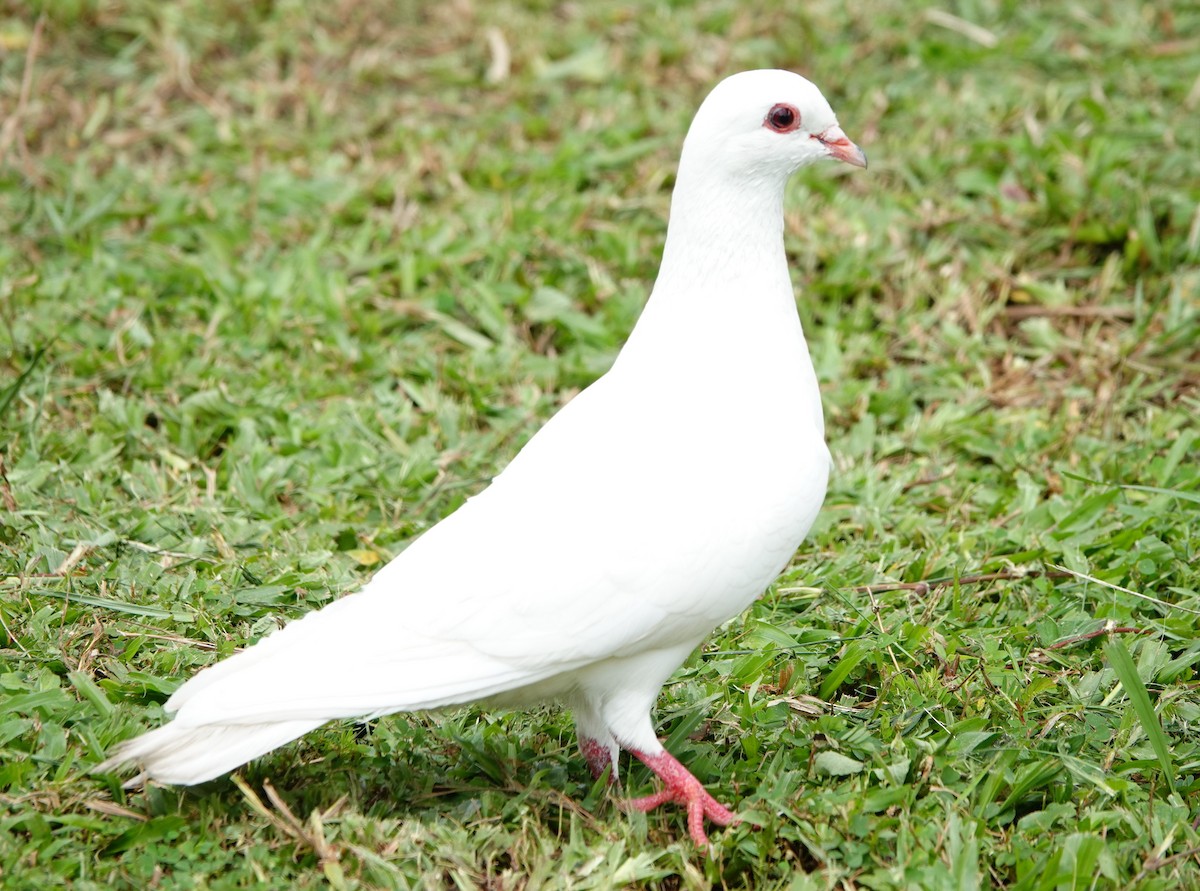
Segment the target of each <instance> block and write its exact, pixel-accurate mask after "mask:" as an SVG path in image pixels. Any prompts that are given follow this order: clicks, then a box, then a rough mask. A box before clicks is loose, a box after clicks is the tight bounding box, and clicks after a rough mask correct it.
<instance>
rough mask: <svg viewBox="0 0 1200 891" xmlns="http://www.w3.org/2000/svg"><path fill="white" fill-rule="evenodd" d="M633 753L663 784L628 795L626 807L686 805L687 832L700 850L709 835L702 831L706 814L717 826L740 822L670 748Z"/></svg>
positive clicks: (650, 808)
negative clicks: (636, 795)
mask: <svg viewBox="0 0 1200 891" xmlns="http://www.w3.org/2000/svg"><path fill="white" fill-rule="evenodd" d="M633 754H634V755H635V756H637V758H638V759H639V760H640V761H642V763H644V764H645V765H646V766H647V767H649V768H650V769H651V770H652V771H654V773H655V774H656V775H657V776H658V778H659V779H661V780H662V781H663V784H664V786H665V788H664V789H662V790H661V791H659V792H655V793H654V794H653V795H646V796H644V797H642V798H633V799H630V800H628V801H626V802H625V806H626V807H628V808H631V809H633V810H639V811H643V812H647V813H648V812H649V811H652V810H654V809H655V808H657V807H660V806H661V805H664V804H669V803H675V804H681V805H683V806H684V807H685V808H687V823H688V835H690V836H691V839H692V841H693V842H694V843H695V845H696V847H698V848H700V849H701V850H705V849H707V848H708V836H707V835H706V834H705V832H704V818H705V817H707V818H708V819H709V820H712V822H714V823H716V824H717V825H718V826H730V825H733V824H735V823H737V822H739V821H738V818H737V815H736V814H734V813H733V811H731V810H730V809H729V808H727V807H725V805H723V804H721V803H720V802H719V801H717V800H716V799H715V798H713V797H712V796H711V795H710V794H709V793H708V791H707V790H706V789H705V788H704V786H703V785H702V784H701V782H700V781H699V780H698V779H696V778H695V777H694V776H692V774H691V772H690V771H689V770H688V769H687V768H686V767H684V766H683V765H682V764H680V763H679V762H678V761H677V760H675V758H674V757H673V756H672V755H671V754H670V753H669V752H666V751H663V752H661V753H659V754H657V755H646V754H645V753H643V752H638V751H634V752H633Z"/></svg>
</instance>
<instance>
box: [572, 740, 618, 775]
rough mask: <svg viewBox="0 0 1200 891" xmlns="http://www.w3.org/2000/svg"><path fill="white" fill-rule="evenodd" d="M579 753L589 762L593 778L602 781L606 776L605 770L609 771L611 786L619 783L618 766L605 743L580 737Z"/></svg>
mask: <svg viewBox="0 0 1200 891" xmlns="http://www.w3.org/2000/svg"><path fill="white" fill-rule="evenodd" d="M579 751H580V752H582V753H583V757H584V758H585V759H586V760H587V763H588V768H589V769H590V770H591V771H592V776H594V777H595V778H596V779H600V777H602V776H603V775H604V771H605V769H608V784H609V785H610V786H611V785H612V784H613V783H615V782H616V781H617V765H615V764H613V762H612V753H611V752H610V751H609V750H608V747H607V746H606V745H604V743H602V742H600V740H598V739H592V738H591V737H590V736H581V737H579Z"/></svg>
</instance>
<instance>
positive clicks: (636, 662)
mask: <svg viewBox="0 0 1200 891" xmlns="http://www.w3.org/2000/svg"><path fill="white" fill-rule="evenodd" d="M824 158H835V159H837V160H840V161H845V162H846V163H848V164H852V165H854V166H856V167H866V163H867V162H866V157H865V155H864V154H863V152H862V151H861V150H860V149H859V148H858V147H857V146H856V145H855V144H854V143H852V142H851V141H850V140H849V139H847V138H846V135H845V134H844V133H843V132H842V130H841V128H840V127H839V126H838V122H837V118H836V117H834V114H833V111H831V110H830V108H829V104H828V103H827V102H826V101H825V98H824V97H823V96H822V95H821V92H820V91H819V90H818V89H817V88H816V87H815V86H814V85H813V84H812V83H810V82H809V81H807V80H805V79H804V78H803V77H800V76H799V75H797V74H793V73H792V72H788V71H776V70H764V71H746V72H743V73H741V74H735V75H733V76H732V77H729V78H727V79H726V80H724V81H722V82H721V83H720V84H719V85H718V86H717V87H716V88H715V89H714V90H713V91H712V93H710V94H709V96H708V98H707V99H705V101H704V103H703V104H702V105H701V106H700V110H699V111H698V112H697V113H696V117H695V119H694V120H693V122H692V126H691V128H690V130H689V131H688V135H687V139H686V140H685V141H684V145H683V154H682V157H681V158H680V161H679V173H678V179H677V181H676V185H675V193H674V197H673V200H672V204H671V214H670V223H669V226H668V228H667V237H666V246H665V248H664V250H663V257H662V266H661V268H660V270H659V274H658V281H657V282H656V283H655V286H654V290H653V292H652V294H651V296H650V299H649V302H648V303H647V304H646V308H645V311H644V312H643V313H642V316H641V319H640V320H639V321H638V323H637V326H636V327H635V328H634V330H633V332H632V334H631V335H630V337H629V340H628V342H627V343H626V344H625V347H624V348H623V349H622V350H621V353H620V355H619V356H618V357H617V360H616V362H615V363H614V364H613V367H612V368H611V369H610V370H609V371H608V373H607V374H605V375H604V376H603V377H601V378H600V379H599V380H597V381H596V382H595V383H594V384H592V385H591V386H590V387H588V388H587V389H586V390H584V391H583V392H582V393H580V394H579V395H578V396H576V397H575V398H574V399H572V400H571V402H570V403H569V404H567V405H566V406H565V407H564V408H563V409H562V410H561V411H559V412H558V414H556V415H555V416H554V417H553V418H551V420H550V421H549V422H548V423H547V424H546V425H545V426H544V427H543V428H542V429H541V430H539V431H538V433H537V434H536V435H535V436H534V437H533V438H532V439H531V440H530V441H529V443H528V444H527V445H526V446H525V448H523V449H522V450H521V452H520V453H519V454H518V455H517V456H516V457H515V458H514V459H513V460H512V462H511V463H510V464H509V465H508V467H507V468H506V469H505V470H504V471H503V473H501V474H500V475H499V476H497V477H496V478H495V479H494V480H493V482H492V484H491V485H490V486H489V487H488V488H487V489H485V490H484V491H482V492H481V493H479V494H478V495H476V496H475V497H473V498H470V499H469V500H468V501H467V502H466V503H465V504H463V505H462V507H460V508H459V509H458V510H456V511H455V512H454V513H452V514H451V515H450V516H448V517H446V518H445V519H444V520H442V521H441V522H440V523H438V524H437V525H436V526H434V527H433V528H432V529H430V530H429V531H428V532H426V533H425V534H424V535H422V536H421V537H420V538H419V539H417V540H416V541H415V542H413V543H412V544H411V545H410V546H409V547H408V548H407V549H406V550H405V551H404V552H403V553H401V554H400V555H399V556H398V557H396V558H395V559H394V560H392V561H391V562H390V563H388V564H387V565H386V566H385V567H383V569H381V570H380V571H379V572H378V573H377V574H376V575H375V577H374V578H373V579H372V580H371V581H370V583H368V584H367V585H366V586H365V587H364V588H363V589H362V590H361V591H359V592H358V593H356V594H353V595H351V596H348V597H344V598H342V599H340V600H338V601H335V602H334V603H331V604H329V605H328V606H326V607H325V608H323V609H321V610H318V611H317V612H315V613H312V614H310V615H308V616H305V617H304V618H302V619H299V620H297V621H295V622H292V623H291V624H289V625H287V626H286V627H284V628H283V629H281V630H279V631H277V632H275V633H274V634H271V635H270V636H268V637H266V638H264V639H263V640H261V641H259V642H258V643H257V644H255V645H254V646H252V647H249V648H248V649H246V650H245V651H244V652H241V653H238V654H237V655H235V656H232V657H230V658H228V659H226V660H224V661H222V662H220V663H218V664H216V665H214V666H212V667H210V668H207V669H205V670H204V671H201V672H200V673H199V674H197V675H196V676H195V677H193V678H192V679H191V680H189V681H188V682H187V683H185V684H184V685H183V686H182V687H180V688H179V690H178V691H176V693H175V695H173V696H172V697H171V698H170V699H169V700H168V702H167V704H166V710H167V711H168V712H172V713H174V719H173V720H172V721H171V722H170V723H168V724H166V725H165V726H163V727H161V728H159V729H157V730H152V731H150V732H148V733H146V734H144V735H142V736H139V737H137V738H135V739H133V740H129V741H127V742H125V743H123V744H121V745H120V746H119V747H118V748H117V749H116V750H115V753H114V754H113V755H112V757H111V758H109V759H108V760H107V761H105V762H103V763H102V764H100V765H99V767H98V768H97V770H100V771H105V770H110V769H113V768H115V767H117V766H120V765H122V764H124V763H126V762H136V763H138V764H140V765H141V766H142V768H143V771H144V772H143V773H142V774H141V775H140V776H139V778H138V779H137V780H135V781H133V783H131V784H130V785H134V784H136V783H137V782H139V781H141V780H144V779H145V778H147V777H149V778H152V779H154V780H157V781H160V782H164V783H179V784H184V785H190V784H194V783H201V782H204V781H206V780H210V779H212V778H214V777H217V776H220V775H221V774H224V773H226V772H228V771H230V770H232V769H233V768H235V767H237V766H238V765H241V764H243V763H245V762H246V761H249V760H250V759H251V758H255V757H257V756H259V755H262V754H264V753H266V752H269V751H270V750H272V749H274V748H276V747H277V746H281V745H283V744H284V743H286V742H288V741H289V740H293V739H296V738H297V737H299V736H301V735H302V734H305V733H307V732H308V731H310V730H313V729H315V728H317V727H320V726H321V725H322V724H324V723H325V722H327V721H330V720H333V719H337V718H361V717H364V716H378V715H386V714H389V713H392V712H401V711H417V710H425V709H436V708H442V707H445V706H453V705H458V704H461V703H467V702H477V701H483V702H485V703H487V704H489V705H497V706H503V707H511V706H520V705H523V704H529V703H533V702H540V701H545V700H558V701H561V702H562V703H564V704H565V705H566V706H568V707H569V708H570V709H571V710H572V711H573V713H574V717H575V726H576V729H577V731H578V735H579V746H580V750H581V752H582V753H583V755H584V757H585V758H586V759H587V762H588V765H589V766H590V768H591V770H592V771H593V773H594V774H596V775H597V776H600V775H602V774H603V772H604V771H605V770H606V769H607V770H609V771H610V774H609V776H610V778H614V777H615V776H616V773H617V756H618V753H619V751H620V750H621V749H625V750H627V751H629V752H631V753H632V754H633V755H634V756H636V757H637V758H638V759H639V760H641V761H642V762H643V763H645V764H646V766H647V767H649V768H650V770H652V771H653V772H654V773H655V774H657V775H658V776H659V777H660V778H661V780H662V783H663V789H662V791H661V792H659V793H657V794H655V795H651V796H648V797H646V798H640V799H636V800H634V801H631V802H628V804H629V805H630V806H632V807H635V808H638V809H641V810H645V811H649V810H651V809H653V808H655V807H657V806H658V805H660V804H663V803H666V802H677V803H680V804H682V805H684V806H685V807H686V808H687V822H688V830H689V833H690V835H691V837H692V839H693V840H694V841H695V842H696V844H697V845H699V846H701V847H702V848H703V847H704V846H705V845H707V843H708V839H707V836H706V835H705V833H704V818H705V817H707V818H708V819H709V820H712V821H713V822H714V823H717V824H720V825H722V826H725V825H729V824H730V823H731V822H733V821H734V819H735V817H734V814H733V813H732V812H731V811H730V810H729V809H727V808H726V807H724V806H723V805H721V804H720V803H718V802H717V801H716V800H715V799H714V798H713V797H712V796H711V795H710V794H709V793H708V792H707V791H705V789H704V787H703V786H702V785H701V783H700V781H699V780H697V779H696V778H695V777H694V776H692V774H691V773H690V772H689V771H688V770H687V768H685V767H684V766H683V765H682V764H680V763H679V762H678V761H677V760H676V759H675V758H674V757H672V756H671V754H670V753H668V752H667V751H666V749H664V748H663V746H662V744H661V743H660V742H659V740H658V738H657V736H656V735H655V732H654V726H653V724H652V723H651V719H650V712H651V708H652V706H653V704H654V701H655V699H656V698H657V696H658V693H659V691H660V689H661V688H662V686H663V684H664V683H665V682H666V681H667V679H668V678H669V677H670V676H671V674H672V672H674V671H675V670H676V669H677V668H678V667H679V666H680V665H681V664H682V663H683V661H684V660H685V659H686V658H687V656H688V654H689V653H691V652H692V651H693V650H695V649H696V647H697V646H699V644H700V643H701V641H702V640H703V639H704V638H705V636H706V635H708V634H709V633H710V632H711V631H712V630H713V629H714V628H715V627H716V626H717V625H719V624H721V623H722V622H724V621H726V620H728V619H730V618H731V617H733V616H735V615H737V614H738V613H739V612H741V611H742V610H743V609H745V608H746V606H748V605H749V604H750V603H751V602H752V601H753V600H754V599H755V598H756V597H758V596H759V595H760V594H761V593H762V592H763V590H764V589H765V588H766V587H767V586H768V585H769V584H770V583H771V581H772V580H773V579H774V578H775V577H776V576H777V575H778V574H779V573H780V572H781V571H782V570H783V568H784V567H785V566H786V565H787V563H788V560H789V559H790V558H791V556H792V553H793V552H794V551H795V550H796V548H797V547H798V546H799V544H800V542H801V541H802V540H803V539H804V536H805V535H806V534H807V533H808V530H809V527H810V526H811V525H812V522H813V520H814V518H815V517H816V515H817V511H818V510H819V508H820V506H821V502H822V501H823V500H824V497H825V488H826V484H827V479H828V474H829V452H828V449H827V448H826V445H825V425H824V421H823V418H822V414H821V397H820V392H819V390H818V387H817V378H816V375H815V374H814V372H813V365H812V361H811V359H810V358H809V353H808V346H807V344H806V343H805V340H804V333H803V331H802V330H801V328H800V319H799V317H798V316H797V313H796V304H795V297H794V295H793V292H792V285H791V281H790V278H789V275H788V268H787V262H786V258H785V255H784V247H783V192H784V185H785V183H786V182H787V179H788V177H789V176H790V175H791V174H792V173H793V172H795V171H796V170H797V169H799V168H801V167H804V166H806V165H808V164H811V163H813V162H815V161H820V160H822V159H824Z"/></svg>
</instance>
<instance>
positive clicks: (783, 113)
mask: <svg viewBox="0 0 1200 891" xmlns="http://www.w3.org/2000/svg"><path fill="white" fill-rule="evenodd" d="M763 125H764V126H766V127H767V128H769V129H771V130H774V131H775V132H776V133H791V132H792V131H793V130H795V129H796V128H797V127H799V126H800V112H799V110H797V108H796V106H794V105H788V104H786V103H784V102H780V103H779V104H778V105H773V106H771V110H770V111H768V112H767V119H766V120H765V121H763Z"/></svg>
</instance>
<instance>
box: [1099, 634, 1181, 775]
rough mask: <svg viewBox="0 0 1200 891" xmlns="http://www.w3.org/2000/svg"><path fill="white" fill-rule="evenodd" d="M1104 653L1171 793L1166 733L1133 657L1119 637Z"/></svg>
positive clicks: (1171, 773) (1170, 761)
mask: <svg viewBox="0 0 1200 891" xmlns="http://www.w3.org/2000/svg"><path fill="white" fill-rule="evenodd" d="M1104 654H1105V655H1106V656H1107V657H1108V664H1109V665H1111V666H1112V669H1113V671H1114V672H1116V675H1117V679H1118V680H1119V681H1120V682H1121V686H1122V687H1124V688H1125V693H1126V694H1127V695H1128V696H1129V701H1130V702H1131V703H1133V708H1134V711H1136V712H1137V716H1138V720H1139V721H1141V722H1142V729H1143V730H1145V731H1146V736H1147V737H1148V738H1149V740H1150V746H1151V748H1153V749H1154V754H1155V756H1156V757H1157V758H1158V763H1159V766H1160V767H1161V768H1162V772H1163V777H1164V778H1165V779H1166V781H1167V788H1169V789H1170V790H1171V791H1172V792H1174V791H1175V765H1174V764H1173V763H1172V759H1171V749H1170V746H1168V745H1167V738H1166V735H1165V734H1164V733H1163V729H1162V724H1160V723H1159V720H1158V715H1157V714H1156V713H1155V711H1154V704H1153V703H1152V702H1151V701H1150V694H1149V693H1148V692H1147V690H1146V685H1145V684H1143V683H1142V677H1141V675H1139V674H1138V671H1137V666H1136V665H1134V664H1133V657H1132V656H1130V655H1129V650H1127V649H1126V648H1125V644H1124V643H1123V642H1121V641H1119V640H1113V641H1112V642H1111V643H1109V645H1108V646H1107V647H1105V649H1104Z"/></svg>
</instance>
